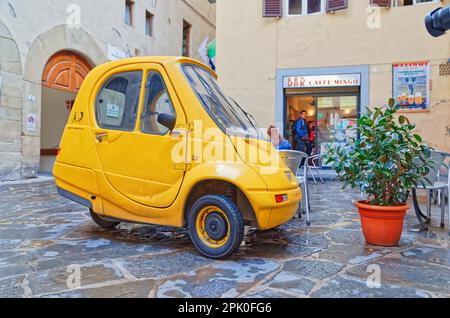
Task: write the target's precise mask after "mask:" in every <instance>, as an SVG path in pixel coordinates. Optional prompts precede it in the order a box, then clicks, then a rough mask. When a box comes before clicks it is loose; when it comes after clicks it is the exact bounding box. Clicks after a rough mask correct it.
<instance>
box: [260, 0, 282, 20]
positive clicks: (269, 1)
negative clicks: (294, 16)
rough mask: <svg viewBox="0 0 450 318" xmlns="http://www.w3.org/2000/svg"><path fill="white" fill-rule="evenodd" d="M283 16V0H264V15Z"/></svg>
mask: <svg viewBox="0 0 450 318" xmlns="http://www.w3.org/2000/svg"><path fill="white" fill-rule="evenodd" d="M281 16H283V0H263V17H265V18H273V17H281Z"/></svg>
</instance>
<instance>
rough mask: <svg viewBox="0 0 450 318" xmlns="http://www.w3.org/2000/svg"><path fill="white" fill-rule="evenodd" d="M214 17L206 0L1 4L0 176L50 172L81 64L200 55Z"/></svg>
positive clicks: (14, 0)
mask: <svg viewBox="0 0 450 318" xmlns="http://www.w3.org/2000/svg"><path fill="white" fill-rule="evenodd" d="M215 14H216V10H215V4H214V3H211V2H210V1H207V0H135V1H131V0H98V1H90V0H40V1H33V0H10V1H1V2H0V181H7V180H20V179H26V178H34V177H37V176H38V173H39V172H40V170H45V172H49V171H50V170H51V169H49V163H50V165H51V157H52V155H54V153H53V152H54V151H57V147H56V146H57V145H56V142H55V140H56V139H57V138H59V137H60V136H59V135H60V134H61V133H62V131H61V129H62V128H61V127H63V126H64V124H65V122H66V121H67V116H68V114H69V113H70V104H71V103H73V99H74V98H75V96H76V92H77V89H78V88H79V85H80V83H81V81H82V79H83V74H84V73H85V72H84V71H83V70H81V71H80V69H83V65H84V66H85V67H84V69H85V71H88V70H89V69H90V68H93V67H95V66H97V65H99V64H102V63H104V62H106V61H108V60H113V59H117V58H122V57H128V56H142V55H182V54H183V53H187V54H189V55H190V56H191V57H193V58H200V57H199V53H198V48H199V47H200V45H201V43H202V42H203V41H204V40H205V39H206V38H207V37H209V39H213V38H214V37H215ZM64 65H65V66H64ZM80 67H81V68H80ZM55 72H56V73H57V74H56V73H55ZM58 72H59V73H58ZM46 76H47V77H46ZM71 79H73V83H70V84H67V83H69V82H70V81H71ZM48 81H49V82H48ZM50 82H51V83H50ZM56 113H58V114H60V115H55V114H56ZM46 114H48V116H50V117H47V118H44V117H45V116H47V115H46ZM52 116H53V117H52ZM55 127H56V128H55ZM52 134H54V136H52ZM45 138H47V139H48V138H49V139H52V140H48V141H46V140H44V139H45ZM55 138H56V139H55ZM46 142H47V143H49V145H50V146H51V147H50V146H48V145H47V146H45V145H43V144H45V143H46ZM44 148H48V149H44ZM47 156H48V157H50V159H49V160H47V161H48V162H47V163H46V165H47V166H46V167H43V166H42V165H43V163H42V162H43V161H45V160H44V157H47Z"/></svg>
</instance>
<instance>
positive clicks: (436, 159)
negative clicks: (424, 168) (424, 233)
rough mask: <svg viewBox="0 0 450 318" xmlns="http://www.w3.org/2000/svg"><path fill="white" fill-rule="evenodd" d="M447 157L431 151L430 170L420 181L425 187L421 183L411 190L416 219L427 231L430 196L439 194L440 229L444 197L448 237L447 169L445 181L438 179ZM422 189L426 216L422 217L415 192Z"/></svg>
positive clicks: (449, 177)
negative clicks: (446, 207) (425, 193)
mask: <svg viewBox="0 0 450 318" xmlns="http://www.w3.org/2000/svg"><path fill="white" fill-rule="evenodd" d="M447 157H450V154H449V153H445V152H439V151H433V152H432V153H431V159H432V160H433V164H432V168H431V169H430V172H429V173H428V175H427V176H426V177H424V178H423V179H422V183H424V185H425V187H424V186H423V185H422V183H421V184H420V185H419V186H418V187H417V188H415V189H413V191H412V193H413V201H414V210H415V212H416V215H417V218H418V220H419V222H420V224H421V225H422V227H423V228H424V229H426V230H428V226H427V225H426V224H429V223H430V222H431V194H432V193H433V192H435V191H437V193H440V194H441V199H440V201H441V228H444V227H445V225H444V223H445V202H446V196H447V200H448V214H449V220H448V223H449V235H450V171H449V169H448V168H447V180H446V181H441V180H440V179H439V171H440V170H441V168H442V167H443V166H445V164H444V162H445V160H446V158H447ZM430 182H431V184H430ZM418 189H422V190H426V191H427V212H426V213H427V214H426V215H424V214H423V213H422V211H421V209H420V206H419V203H418V200H417V190H418Z"/></svg>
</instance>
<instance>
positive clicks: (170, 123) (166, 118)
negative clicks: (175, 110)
mask: <svg viewBox="0 0 450 318" xmlns="http://www.w3.org/2000/svg"><path fill="white" fill-rule="evenodd" d="M158 123H159V124H161V125H163V126H164V127H166V128H167V129H169V130H170V131H172V130H174V129H175V125H176V123H177V117H176V116H175V115H172V114H159V115H158Z"/></svg>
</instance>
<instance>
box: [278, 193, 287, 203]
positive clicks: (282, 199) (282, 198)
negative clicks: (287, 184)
mask: <svg viewBox="0 0 450 318" xmlns="http://www.w3.org/2000/svg"><path fill="white" fill-rule="evenodd" d="M287 201H288V195H287V194H278V195H276V196H275V202H276V203H283V202H287Z"/></svg>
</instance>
